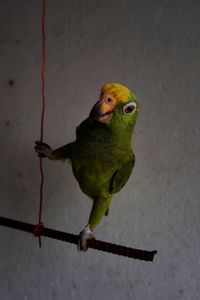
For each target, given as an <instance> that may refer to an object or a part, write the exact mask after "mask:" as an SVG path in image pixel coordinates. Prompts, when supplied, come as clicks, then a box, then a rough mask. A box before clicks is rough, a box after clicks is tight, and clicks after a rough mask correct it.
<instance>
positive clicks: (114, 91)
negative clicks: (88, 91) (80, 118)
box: [89, 83, 138, 124]
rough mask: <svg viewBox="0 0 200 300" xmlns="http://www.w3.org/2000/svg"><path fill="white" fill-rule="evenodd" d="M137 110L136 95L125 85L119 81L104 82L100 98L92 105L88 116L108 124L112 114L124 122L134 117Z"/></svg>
mask: <svg viewBox="0 0 200 300" xmlns="http://www.w3.org/2000/svg"><path fill="white" fill-rule="evenodd" d="M137 112H138V102H137V99H136V96H135V95H134V94H133V93H132V92H131V91H130V90H129V89H128V88H127V87H125V86H123V85H121V84H119V83H106V84H105V85H104V86H103V87H102V89H101V93H100V100H99V101H97V103H96V104H95V105H94V106H93V108H92V110H91V112H90V115H89V118H91V119H96V120H97V121H99V122H102V123H106V124H109V123H110V122H111V120H112V119H113V116H114V115H117V116H118V117H119V118H120V119H122V120H123V122H126V120H127V121H131V119H136V116H137ZM130 117H131V118H130ZM119 118H118V119H119Z"/></svg>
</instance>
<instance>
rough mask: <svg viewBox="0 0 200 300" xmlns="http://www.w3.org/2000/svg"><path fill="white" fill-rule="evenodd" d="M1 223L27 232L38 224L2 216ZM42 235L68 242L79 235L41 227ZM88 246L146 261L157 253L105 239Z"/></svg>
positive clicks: (73, 240)
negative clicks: (105, 240)
mask: <svg viewBox="0 0 200 300" xmlns="http://www.w3.org/2000/svg"><path fill="white" fill-rule="evenodd" d="M0 225H2V226H6V227H10V228H13V229H18V230H22V231H26V232H30V233H32V234H34V233H35V228H36V225H33V224H29V223H24V222H21V221H16V220H12V219H7V218H3V217H0ZM40 236H46V237H49V238H52V239H57V240H60V241H65V242H68V243H72V244H76V245H77V243H78V239H79V236H78V235H74V234H71V233H65V232H62V231H58V230H54V229H50V228H46V227H41V229H40ZM88 247H89V248H92V249H97V250H101V251H105V252H110V253H113V254H118V255H122V256H127V257H130V258H135V259H140V260H145V261H153V259H154V255H155V254H156V253H157V251H156V250H154V251H145V250H139V249H133V248H129V247H125V246H121V245H115V244H111V243H107V242H103V241H98V240H89V241H88Z"/></svg>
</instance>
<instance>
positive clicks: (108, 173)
mask: <svg viewBox="0 0 200 300" xmlns="http://www.w3.org/2000/svg"><path fill="white" fill-rule="evenodd" d="M138 112H139V104H138V100H137V97H136V96H135V94H134V93H133V92H132V91H130V90H129V89H128V88H127V87H125V86H124V85H122V84H119V83H106V84H104V86H103V87H102V88H101V91H100V97H99V99H98V101H97V102H96V103H95V104H94V106H93V107H92V109H91V111H90V113H89V116H88V117H87V118H86V119H85V120H84V121H82V123H81V124H80V125H79V126H78V127H77V128H76V139H75V141H73V142H71V143H68V144H66V145H64V146H61V147H59V148H57V149H55V150H52V148H51V147H50V146H49V145H48V144H46V143H43V142H40V141H36V142H35V143H36V145H35V151H36V152H37V154H38V156H39V157H42V158H44V157H47V158H48V159H50V160H61V161H66V160H69V161H70V162H71V166H72V171H73V174H74V176H75V178H76V180H77V181H78V183H79V186H80V189H81V190H82V191H83V193H85V194H86V195H87V196H88V197H89V198H91V199H92V200H93V204H92V208H91V212H90V215H89V219H88V222H87V224H86V226H85V227H84V228H83V229H82V230H81V232H80V233H79V240H78V245H77V248H78V250H79V251H87V248H88V246H87V243H88V240H90V239H94V238H95V236H94V229H95V228H96V226H97V225H99V223H100V222H101V220H102V218H103V217H104V216H105V215H108V212H109V206H110V204H111V201H112V198H113V195H114V194H115V193H117V192H119V191H120V190H121V189H122V188H123V187H124V185H125V184H126V182H127V180H128V179H129V177H130V175H131V172H132V169H133V167H134V164H135V155H134V152H133V149H132V135H133V132H134V128H135V124H136V120H137V116H138Z"/></svg>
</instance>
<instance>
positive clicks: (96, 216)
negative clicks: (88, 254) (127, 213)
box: [78, 194, 112, 251]
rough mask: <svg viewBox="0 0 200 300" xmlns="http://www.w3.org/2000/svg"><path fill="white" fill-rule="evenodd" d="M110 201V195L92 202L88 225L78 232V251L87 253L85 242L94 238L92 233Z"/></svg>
mask: <svg viewBox="0 0 200 300" xmlns="http://www.w3.org/2000/svg"><path fill="white" fill-rule="evenodd" d="M111 200H112V196H111V195H110V194H109V195H107V196H106V197H101V198H99V199H96V200H94V202H93V206H92V210H91V213H90V217H89V222H88V225H87V226H86V227H85V228H84V229H83V230H82V231H81V232H80V235H79V241H78V250H79V251H80V250H82V251H87V240H89V239H92V238H94V234H93V233H92V232H93V230H94V229H95V227H96V226H97V225H98V224H99V223H100V221H101V219H102V218H103V217H104V216H105V214H106V212H107V211H108V209H109V205H110V202H111Z"/></svg>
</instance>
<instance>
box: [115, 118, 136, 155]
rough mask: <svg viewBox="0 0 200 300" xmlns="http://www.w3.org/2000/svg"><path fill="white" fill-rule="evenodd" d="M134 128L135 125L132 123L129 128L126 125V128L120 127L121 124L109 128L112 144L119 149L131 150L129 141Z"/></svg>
mask: <svg viewBox="0 0 200 300" xmlns="http://www.w3.org/2000/svg"><path fill="white" fill-rule="evenodd" d="M134 128H135V123H134V124H133V123H132V124H130V125H129V126H127V124H126V126H121V124H119V126H116V124H115V126H110V130H111V135H112V139H113V142H114V143H115V144H117V145H118V146H119V147H122V148H123V147H126V149H127V148H130V150H131V148H132V146H131V141H132V135H133V132H134Z"/></svg>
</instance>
